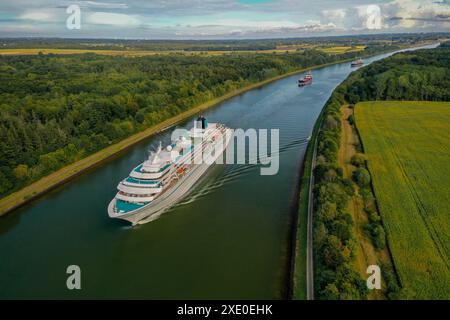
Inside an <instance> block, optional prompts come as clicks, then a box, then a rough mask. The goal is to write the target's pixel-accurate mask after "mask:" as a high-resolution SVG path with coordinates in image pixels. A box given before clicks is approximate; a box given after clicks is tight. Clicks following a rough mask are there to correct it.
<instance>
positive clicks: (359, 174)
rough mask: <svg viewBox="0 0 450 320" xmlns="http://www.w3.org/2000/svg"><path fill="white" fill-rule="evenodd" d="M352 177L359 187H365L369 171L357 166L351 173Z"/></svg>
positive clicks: (368, 178)
mask: <svg viewBox="0 0 450 320" xmlns="http://www.w3.org/2000/svg"><path fill="white" fill-rule="evenodd" d="M353 178H354V180H355V181H356V183H357V184H358V185H359V186H360V187H361V188H365V187H367V186H368V185H369V184H370V174H369V171H367V170H366V169H364V168H358V169H357V170H356V171H355V172H354V173H353Z"/></svg>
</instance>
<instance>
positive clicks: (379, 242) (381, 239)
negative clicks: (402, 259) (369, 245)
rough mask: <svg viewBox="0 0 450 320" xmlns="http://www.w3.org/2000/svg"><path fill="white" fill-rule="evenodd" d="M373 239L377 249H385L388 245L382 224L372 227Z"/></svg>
mask: <svg viewBox="0 0 450 320" xmlns="http://www.w3.org/2000/svg"><path fill="white" fill-rule="evenodd" d="M372 240H373V245H374V246H375V248H377V249H384V247H385V246H386V235H385V233H384V229H383V227H382V226H381V225H379V224H377V225H375V226H374V227H373V228H372Z"/></svg>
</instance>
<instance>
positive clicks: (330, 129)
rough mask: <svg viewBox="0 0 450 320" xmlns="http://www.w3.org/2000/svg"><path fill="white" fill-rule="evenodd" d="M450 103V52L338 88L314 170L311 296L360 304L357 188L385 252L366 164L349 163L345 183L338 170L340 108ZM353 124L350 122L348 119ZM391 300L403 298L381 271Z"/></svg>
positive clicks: (429, 53) (413, 59) (373, 70)
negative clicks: (352, 208)
mask: <svg viewBox="0 0 450 320" xmlns="http://www.w3.org/2000/svg"><path fill="white" fill-rule="evenodd" d="M388 99H390V100H431V101H436V100H443V101H449V100H450V46H448V45H447V44H444V45H441V47H439V48H437V49H432V50H418V51H414V52H406V53H399V54H396V55H394V56H392V57H389V58H387V59H384V60H381V61H378V62H375V63H373V64H371V65H369V66H367V67H365V68H362V69H360V70H358V71H355V72H353V73H352V74H351V75H350V76H349V78H347V80H346V81H344V82H343V83H342V84H341V85H339V86H338V87H337V88H336V90H335V91H334V92H333V94H332V96H331V97H330V99H329V100H328V102H327V104H326V106H325V108H324V110H323V112H322V114H321V123H320V131H319V134H318V150H317V165H316V168H315V170H314V177H315V186H314V211H315V212H314V214H315V218H314V252H315V257H314V259H315V290H316V295H317V297H318V298H319V299H361V298H365V297H366V295H367V288H366V285H365V281H364V280H363V279H362V278H361V276H360V275H359V274H358V273H357V272H356V271H355V268H354V260H355V254H356V245H357V244H356V243H355V236H354V234H353V231H352V225H353V221H352V216H351V215H350V214H349V213H348V211H347V203H348V201H349V198H350V196H351V195H353V193H354V192H355V189H354V184H356V185H358V186H359V188H360V190H361V191H360V192H362V197H363V200H364V210H365V211H366V213H367V215H368V219H369V221H368V225H367V229H368V232H369V234H370V235H371V237H372V241H373V244H374V247H375V248H377V249H383V248H384V247H385V246H386V237H385V232H384V229H383V226H382V223H381V218H380V216H379V213H378V212H376V210H374V198H373V195H372V193H371V188H370V183H371V181H370V180H371V177H370V174H369V172H368V171H367V170H366V169H365V167H364V164H363V162H364V159H360V158H357V157H355V158H353V159H352V164H354V165H355V166H356V167H358V169H357V170H356V172H355V174H354V176H353V182H352V181H351V180H348V179H345V178H343V175H342V168H341V167H339V165H338V159H337V158H338V152H339V145H340V138H341V122H340V118H341V112H340V107H341V106H342V105H343V104H346V103H350V104H353V103H356V102H359V101H366V100H388ZM349 121H352V119H349ZM383 277H384V279H385V281H386V282H387V294H388V297H390V298H402V297H403V293H402V288H400V287H399V284H398V283H397V280H396V276H395V274H394V273H393V270H386V268H384V273H383Z"/></svg>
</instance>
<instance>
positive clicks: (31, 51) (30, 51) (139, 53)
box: [0, 45, 366, 57]
mask: <svg viewBox="0 0 450 320" xmlns="http://www.w3.org/2000/svg"><path fill="white" fill-rule="evenodd" d="M365 48H366V46H363V45H361V46H355V47H352V46H327V47H322V46H316V45H309V46H301V47H299V46H280V47H277V48H276V49H267V50H214V51H207V50H196V51H189V50H109V49H59V48H18V49H0V55H4V56H11V55H38V54H83V53H95V54H101V55H107V56H126V57H144V56H153V55H173V54H178V55H185V56H194V55H195V56H197V55H202V56H204V55H206V56H220V55H230V54H234V55H236V54H239V55H243V54H261V53H262V54H264V53H265V54H285V53H297V52H298V51H299V50H305V49H316V50H318V51H322V52H325V53H328V54H344V53H350V52H360V51H361V52H362V51H364V49H365Z"/></svg>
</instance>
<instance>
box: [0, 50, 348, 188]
mask: <svg viewBox="0 0 450 320" xmlns="http://www.w3.org/2000/svg"><path fill="white" fill-rule="evenodd" d="M355 54H356V53H347V54H344V55H340V56H338V55H328V54H326V53H323V52H319V51H314V50H307V51H305V52H303V53H301V54H277V55H271V54H248V55H237V54H235V55H224V56H201V57H200V56H183V55H162V56H147V57H123V56H104V55H95V54H83V55H70V56H67V55H66V56H58V55H38V56H0V196H3V195H5V194H7V193H10V192H12V191H14V190H17V189H18V188H20V187H23V186H24V185H26V184H29V183H31V182H32V181H35V180H36V179H38V178H40V177H42V176H44V175H46V174H48V173H51V172H53V171H55V170H57V169H59V168H61V167H62V166H64V165H67V164H69V163H72V162H74V161H76V160H78V159H81V158H83V157H85V156H87V155H89V154H91V153H93V152H95V151H98V150H100V149H102V148H104V147H106V146H108V145H110V144H112V143H114V142H117V141H119V140H121V139H123V138H125V137H127V136H129V135H131V134H133V133H136V132H138V131H141V130H143V129H145V128H147V127H149V126H152V125H155V124H157V123H159V122H161V121H163V120H165V119H168V118H170V117H172V116H174V115H177V114H179V113H181V112H183V111H185V110H188V109H189V108H192V107H194V106H196V105H199V104H201V103H203V102H206V101H208V100H211V99H214V98H216V97H219V96H222V95H224V94H226V93H228V92H231V91H233V90H236V89H239V88H242V87H243V86H245V85H248V84H251V83H255V82H259V81H262V80H265V79H268V78H270V77H273V76H276V75H280V74H283V73H286V72H289V71H292V70H295V69H299V68H307V67H310V66H313V65H318V64H323V63H328V62H333V61H336V60H338V59H343V58H351V57H353V56H354V55H355Z"/></svg>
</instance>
